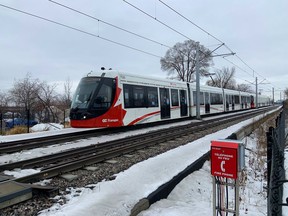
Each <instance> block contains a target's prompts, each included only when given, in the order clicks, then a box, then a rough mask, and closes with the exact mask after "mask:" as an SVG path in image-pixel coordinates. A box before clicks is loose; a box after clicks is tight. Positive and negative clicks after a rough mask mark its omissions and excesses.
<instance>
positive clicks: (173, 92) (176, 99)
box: [171, 89, 179, 106]
mask: <svg viewBox="0 0 288 216" xmlns="http://www.w3.org/2000/svg"><path fill="white" fill-rule="evenodd" d="M171 99H172V106H179V96H178V90H177V89H171Z"/></svg>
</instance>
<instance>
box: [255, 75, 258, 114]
mask: <svg viewBox="0 0 288 216" xmlns="http://www.w3.org/2000/svg"><path fill="white" fill-rule="evenodd" d="M255 82H256V99H255V100H256V109H257V108H258V80H257V77H256V80H255Z"/></svg>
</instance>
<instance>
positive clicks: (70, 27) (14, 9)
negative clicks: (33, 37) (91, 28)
mask: <svg viewBox="0 0 288 216" xmlns="http://www.w3.org/2000/svg"><path fill="white" fill-rule="evenodd" d="M0 6H1V7H4V8H7V9H10V10H13V11H17V12H19V13H22V14H25V15H28V16H31V17H34V18H37V19H40V20H43V21H46V22H50V23H53V24H56V25H59V26H62V27H65V28H68V29H71V30H74V31H77V32H80V33H83V34H86V35H90V36H92V37H96V38H99V39H102V40H104V41H107V42H110V43H113V44H116V45H119V46H122V47H125V48H129V49H131V50H134V51H138V52H141V53H144V54H147V55H150V56H154V57H157V58H161V56H158V55H156V54H153V53H150V52H147V51H144V50H141V49H138V48H135V47H132V46H129V45H126V44H123V43H120V42H117V41H114V40H111V39H108V38H105V37H102V36H100V35H96V34H94V33H91V32H87V31H84V30H81V29H79V28H76V27H72V26H69V25H66V24H63V23H60V22H57V21H54V20H51V19H48V18H45V17H42V16H39V15H36V14H32V13H29V12H26V11H23V10H20V9H17V8H14V7H10V6H7V5H3V4H0Z"/></svg>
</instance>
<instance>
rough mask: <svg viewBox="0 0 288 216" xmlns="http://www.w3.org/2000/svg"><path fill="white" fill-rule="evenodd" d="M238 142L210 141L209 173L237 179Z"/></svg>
mask: <svg viewBox="0 0 288 216" xmlns="http://www.w3.org/2000/svg"><path fill="white" fill-rule="evenodd" d="M237 172H238V143H231V142H225V141H212V142H211V175H213V176H220V177H225V178H233V179H237Z"/></svg>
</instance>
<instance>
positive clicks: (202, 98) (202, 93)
mask: <svg viewBox="0 0 288 216" xmlns="http://www.w3.org/2000/svg"><path fill="white" fill-rule="evenodd" d="M193 105H194V106H196V91H193ZM200 105H204V92H200Z"/></svg>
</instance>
